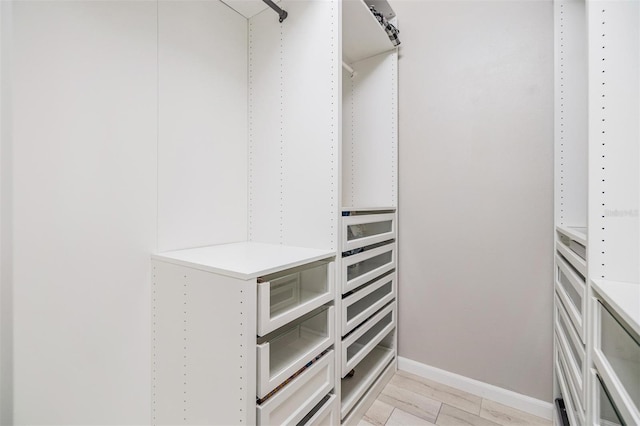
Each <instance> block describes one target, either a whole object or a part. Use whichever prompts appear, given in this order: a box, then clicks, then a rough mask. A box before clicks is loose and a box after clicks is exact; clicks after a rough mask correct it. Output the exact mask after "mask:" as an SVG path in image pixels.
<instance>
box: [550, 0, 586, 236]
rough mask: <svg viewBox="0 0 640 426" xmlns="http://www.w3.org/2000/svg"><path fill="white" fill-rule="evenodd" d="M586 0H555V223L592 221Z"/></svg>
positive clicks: (571, 223) (573, 223)
mask: <svg viewBox="0 0 640 426" xmlns="http://www.w3.org/2000/svg"><path fill="white" fill-rule="evenodd" d="M585 4H586V2H585V1H584V0H558V1H555V2H554V9H555V12H554V19H555V38H554V43H555V46H554V52H555V74H556V79H555V91H554V92H555V93H554V96H555V105H556V108H555V130H554V132H555V140H556V144H555V147H556V152H555V184H556V188H555V206H556V208H555V223H556V225H569V226H586V225H587V181H588V178H587V165H588V159H587V148H588V140H587V136H588V121H587V110H588V108H587V89H588V83H587V75H588V72H587V65H588V64H587V37H586V35H587V17H586V13H585V12H586V6H585Z"/></svg>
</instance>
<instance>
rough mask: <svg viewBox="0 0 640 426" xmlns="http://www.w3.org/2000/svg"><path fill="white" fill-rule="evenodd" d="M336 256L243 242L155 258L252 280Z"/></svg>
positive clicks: (314, 251)
mask: <svg viewBox="0 0 640 426" xmlns="http://www.w3.org/2000/svg"><path fill="white" fill-rule="evenodd" d="M335 255H336V253H335V252H333V251H329V250H319V249H311V248H303V247H290V246H282V245H277V244H263V243H254V242H240V243H231V244H222V245H217V246H208V247H200V248H193V249H186V250H177V251H170V252H166V253H159V254H154V255H152V256H151V258H152V259H155V260H159V261H161V262H168V263H173V264H176V265H182V266H188V267H191V268H195V269H199V270H202V271H207V272H214V273H216V274H221V275H226V276H229V277H233V278H240V279H243V280H249V279H252V278H257V277H259V276H262V275H267V274H271V273H274V272H278V271H282V270H284V269H288V268H293V267H296V266H300V265H304V264H306V263H309V262H314V261H316V260H322V259H326V258H328V257H332V256H335Z"/></svg>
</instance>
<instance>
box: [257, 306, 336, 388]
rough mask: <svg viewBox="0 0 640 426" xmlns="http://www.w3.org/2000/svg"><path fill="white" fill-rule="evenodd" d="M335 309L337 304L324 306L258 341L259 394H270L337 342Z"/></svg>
mask: <svg viewBox="0 0 640 426" xmlns="http://www.w3.org/2000/svg"><path fill="white" fill-rule="evenodd" d="M334 312H335V308H334V307H333V306H329V307H324V308H320V309H318V310H316V311H313V312H311V313H310V314H307V315H306V316H304V317H302V318H300V319H299V320H296V321H294V322H293V323H291V324H290V325H289V326H287V327H283V328H282V329H280V330H278V331H277V332H276V333H277V335H275V336H272V335H268V336H266V338H265V339H267V340H266V341H264V342H259V343H258V345H257V364H258V365H257V376H258V377H257V379H258V380H257V395H258V398H264V397H265V396H267V395H268V394H269V393H270V392H271V391H273V390H274V389H275V388H277V387H278V386H279V385H281V384H282V383H283V382H284V381H285V380H287V379H288V378H289V377H291V376H293V375H294V374H295V373H296V372H298V371H299V370H300V369H302V368H303V367H304V366H305V365H307V364H308V363H309V362H310V361H312V360H313V359H314V358H315V357H317V356H318V355H319V354H321V353H322V352H323V351H324V350H326V349H327V348H329V347H330V346H331V345H332V344H333V343H334V341H335V339H334V334H335V332H334V328H335V321H334V315H335V314H334Z"/></svg>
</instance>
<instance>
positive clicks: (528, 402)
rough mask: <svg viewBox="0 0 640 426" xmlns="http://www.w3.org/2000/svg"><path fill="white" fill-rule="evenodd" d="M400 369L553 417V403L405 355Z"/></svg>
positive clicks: (527, 410) (502, 402) (525, 410)
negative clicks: (423, 362) (408, 357)
mask: <svg viewBox="0 0 640 426" xmlns="http://www.w3.org/2000/svg"><path fill="white" fill-rule="evenodd" d="M398 370H402V371H406V372H409V373H412V374H415V375H418V376H420V377H424V378H425V379H429V380H433V381H436V382H438V383H442V384H444V385H447V386H451V387H454V388H456V389H460V390H463V391H465V392H469V393H471V394H473V395H478V396H480V397H482V398H487V399H490V400H492V401H496V402H499V403H501V404H505V405H508V406H510V407H513V408H516V409H518V410H521V411H524V412H527V413H530V414H533V415H535V416H538V417H542V418H543V419H551V417H552V415H553V404H551V403H550V402H547V401H541V400H539V399H536V398H532V397H530V396H527V395H523V394H520V393H517V392H514V391H511V390H509V389H504V388H500V387H498V386H494V385H491V384H489V383H484V382H481V381H479V380H474V379H472V378H469V377H465V376H461V375H459V374H456V373H452V372H450V371H446V370H442V369H440V368H436V367H432V366H430V365H426V364H422V363H419V362H417V361H413V360H411V359H407V358H405V357H398Z"/></svg>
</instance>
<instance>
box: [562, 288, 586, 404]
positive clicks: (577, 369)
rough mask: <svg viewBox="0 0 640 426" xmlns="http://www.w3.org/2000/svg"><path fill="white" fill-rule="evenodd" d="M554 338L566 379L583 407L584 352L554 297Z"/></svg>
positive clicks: (567, 318) (584, 400) (584, 399)
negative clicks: (562, 359)
mask: <svg viewBox="0 0 640 426" xmlns="http://www.w3.org/2000/svg"><path fill="white" fill-rule="evenodd" d="M555 304H556V308H555V309H556V324H555V330H556V337H557V339H558V342H559V343H560V349H561V351H562V354H563V355H564V359H565V361H566V375H567V376H568V377H566V379H567V380H571V382H572V385H573V387H574V389H575V390H576V394H577V397H578V399H579V402H580V406H581V407H584V406H585V402H586V398H585V392H584V385H583V384H584V381H585V376H586V374H585V371H586V364H585V362H586V361H585V350H584V346H583V345H582V341H581V340H580V338H579V337H578V334H577V333H576V331H575V329H574V328H573V325H572V324H571V322H570V321H569V317H568V315H567V313H566V311H565V309H564V307H563V306H562V303H561V302H560V300H559V299H558V297H557V296H556V302H555Z"/></svg>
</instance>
